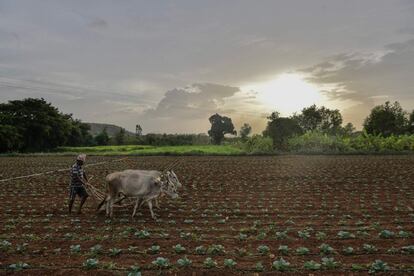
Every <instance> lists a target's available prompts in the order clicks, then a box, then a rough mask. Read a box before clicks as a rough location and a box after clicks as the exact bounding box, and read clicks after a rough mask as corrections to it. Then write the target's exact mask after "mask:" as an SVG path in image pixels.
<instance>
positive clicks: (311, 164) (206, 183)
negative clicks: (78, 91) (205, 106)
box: [0, 156, 414, 275]
mask: <svg viewBox="0 0 414 276" xmlns="http://www.w3.org/2000/svg"><path fill="white" fill-rule="evenodd" d="M120 159H121V160H120ZM177 160H178V161H179V162H178V163H177V166H176V167H175V168H174V171H175V173H176V174H177V176H178V178H179V180H180V181H181V183H182V184H183V188H181V189H179V194H180V197H179V198H178V199H176V200H172V199H170V198H167V197H164V198H162V200H161V201H160V207H161V208H160V209H159V210H158V209H154V210H155V212H156V214H157V215H158V217H159V219H158V220H157V221H154V220H153V219H152V218H151V216H150V213H149V210H148V207H147V206H144V207H142V208H141V209H140V211H139V213H138V214H137V216H136V217H135V218H131V214H132V207H131V206H129V207H125V208H115V211H114V218H113V219H108V218H106V217H105V212H96V206H97V205H98V203H99V202H97V201H96V200H95V199H94V198H93V197H90V198H89V199H88V201H87V202H86V204H85V205H84V208H83V210H82V211H83V212H82V214H81V215H77V214H76V209H77V204H78V201H77V202H76V204H75V206H74V211H75V213H74V214H71V215H69V214H68V210H67V199H68V184H69V172H68V171H65V170H61V171H57V170H59V169H65V168H69V167H70V165H71V164H72V163H73V158H70V157H3V158H0V180H1V179H6V178H9V177H17V176H22V175H30V174H36V173H42V172H48V173H47V174H42V175H37V176H33V177H29V178H21V179H14V180H10V181H5V182H0V274H9V273H10V274H11V273H13V274H14V273H17V274H23V275H96V274H99V275H127V274H128V273H129V272H132V270H133V269H132V268H131V267H132V266H135V267H139V270H140V271H141V273H142V275H159V274H162V275H240V274H247V275H258V274H263V275H273V274H278V273H282V272H278V271H277V269H276V268H275V267H272V264H273V262H274V261H276V260H279V259H280V258H283V259H284V260H285V261H287V262H289V266H288V267H286V270H287V271H288V272H289V273H291V274H294V275H296V274H303V275H310V274H313V275H353V274H355V275H356V274H368V272H369V271H370V270H371V272H373V271H374V270H375V269H377V270H378V272H381V271H382V270H385V269H387V270H386V271H385V273H386V274H387V275H408V274H411V273H414V169H413V168H414V156H275V157H127V158H125V157H102V156H101V157H91V158H88V160H87V161H88V164H96V163H98V164H96V165H92V166H88V167H86V168H85V170H86V172H87V174H88V176H89V177H91V176H93V178H92V181H91V183H92V184H94V185H96V187H98V188H99V189H102V190H105V176H106V175H107V174H109V173H111V172H114V171H119V170H124V169H157V170H162V169H163V168H165V167H167V166H168V165H170V164H172V163H174V162H175V161H177ZM176 245H181V246H182V247H184V248H185V249H184V250H183V252H176V250H175V246H176ZM157 246H159V248H158V247H157ZM200 246H203V247H204V248H205V249H206V251H207V252H203V250H201V249H200V248H198V249H196V248H197V247H200ZM280 246H286V247H285V248H287V250H286V251H285V252H284V251H283V250H279V247H280ZM409 246H411V247H409ZM98 247H100V250H93V249H91V248H98ZM301 247H304V248H307V249H308V252H306V253H304V251H306V249H303V248H302V249H300V248H301ZM151 248H152V250H151ZM282 248H283V247H282ZM346 248H352V249H353V251H352V252H351V253H349V252H348V253H346V252H344V249H346ZM117 249H119V250H121V251H120V252H118V253H117V251H118V250H117ZM157 249H158V250H157ZM158 257H162V258H165V260H164V261H168V262H166V264H167V267H164V268H161V267H159V266H157V265H156V264H155V263H154V261H155V260H156V259H157V258H158ZM184 257H187V258H188V259H189V260H191V262H192V263H191V265H190V266H188V267H181V266H180V265H179V264H178V263H177V261H178V260H179V259H181V258H184ZM209 257H210V258H211V259H212V262H213V264H214V262H215V265H214V266H215V267H213V268H207V267H206V264H205V260H206V258H209ZM326 258H332V260H329V261H330V262H331V265H329V263H328V262H327V259H326ZM88 259H94V260H96V261H97V265H96V266H88V265H87V264H86V262H87V260H88ZM228 259H232V260H233V261H234V262H235V263H236V264H235V265H234V267H227V266H226V265H225V260H226V263H229V260H228ZM376 260H380V262H379V263H380V264H382V265H383V266H382V267H381V265H379V266H378V265H377V266H373V262H374V261H376ZM309 261H314V262H316V263H317V264H316V266H314V268H315V270H312V269H311V267H309V266H307V265H305V264H308V262H309ZM89 262H91V260H90V261H89ZM23 263H25V264H27V265H28V267H27V268H25V269H22V270H20V271H16V270H17V269H16V268H15V269H13V264H15V265H17V266H19V264H20V265H21V264H23ZM259 263H260V264H261V265H260V264H259ZM332 263H333V264H332ZM384 263H386V264H384ZM318 264H320V265H321V266H318ZM137 270H138V269H137ZM383 273H384V272H383ZM130 275H133V274H130Z"/></svg>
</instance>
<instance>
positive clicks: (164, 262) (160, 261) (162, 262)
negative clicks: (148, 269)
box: [152, 257, 170, 269]
mask: <svg viewBox="0 0 414 276" xmlns="http://www.w3.org/2000/svg"><path fill="white" fill-rule="evenodd" d="M152 264H153V265H155V266H156V267H158V268H160V269H163V268H169V267H170V261H169V260H168V259H167V258H163V257H158V258H156V259H155V261H152Z"/></svg>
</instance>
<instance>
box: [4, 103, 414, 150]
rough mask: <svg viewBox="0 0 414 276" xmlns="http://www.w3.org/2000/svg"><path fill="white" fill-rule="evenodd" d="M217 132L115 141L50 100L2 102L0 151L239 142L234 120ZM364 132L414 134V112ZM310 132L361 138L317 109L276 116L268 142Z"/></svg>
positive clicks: (333, 114)
mask: <svg viewBox="0 0 414 276" xmlns="http://www.w3.org/2000/svg"><path fill="white" fill-rule="evenodd" d="M209 122H210V124H211V128H210V130H209V131H208V136H207V135H204V134H151V133H149V134H146V135H142V127H141V126H140V125H137V126H136V135H135V136H131V135H126V131H125V129H123V128H121V129H120V131H119V132H118V133H117V134H115V135H114V136H113V137H109V135H108V133H107V132H106V130H105V129H104V130H103V131H102V132H101V133H98V134H97V135H96V136H95V137H93V136H92V135H91V134H90V132H89V130H90V127H89V125H88V124H86V123H83V122H81V121H80V120H77V119H74V118H73V116H72V114H64V113H62V112H60V111H59V110H58V109H57V108H56V107H54V106H52V105H51V104H50V103H48V102H46V101H45V100H44V99H35V98H28V99H24V100H14V101H9V102H8V103H0V152H13V151H14V152H17V151H18V152H37V151H47V150H52V149H54V148H56V147H59V146H93V145H109V144H111V145H113V144H115V145H123V144H142V145H154V146H166V145H172V146H173V145H194V144H208V143H210V141H211V143H213V144H221V143H222V142H223V140H225V139H229V138H226V135H228V134H229V135H231V136H232V137H236V135H237V131H236V130H235V127H234V125H233V122H232V119H231V118H230V117H226V116H221V115H219V114H217V113H216V114H214V115H212V116H211V117H210V118H209ZM363 126H364V129H363V131H364V132H365V133H368V134H372V135H380V136H383V137H389V136H392V135H403V134H414V111H412V112H411V113H408V112H407V111H405V110H403V108H402V107H401V105H400V104H399V103H398V102H394V103H390V102H385V103H384V104H382V105H378V106H376V107H374V108H373V109H372V110H371V112H370V114H369V115H368V117H367V118H366V119H365V121H364V124H363ZM251 132H252V127H251V126H250V125H249V124H247V123H245V124H243V125H242V127H241V128H240V130H239V132H238V136H237V137H238V138H233V139H239V140H241V141H242V142H247V140H248V139H249V138H248V136H249V135H250V134H251ZM309 132H318V133H323V134H327V135H340V136H351V135H356V132H355V128H354V126H353V125H352V124H351V123H348V124H346V125H345V126H343V118H342V114H341V113H340V111H339V110H337V109H329V108H326V107H324V106H322V107H318V106H316V105H312V106H310V107H306V108H304V109H302V110H301V112H299V113H295V114H293V115H292V116H289V117H282V116H280V113H279V112H276V111H275V112H273V113H272V114H270V115H269V116H268V117H267V126H266V129H265V130H264V131H263V132H262V136H263V137H268V138H269V139H271V141H272V144H273V148H275V149H280V150H286V149H287V144H288V141H289V139H290V138H292V137H295V136H296V137H297V136H300V135H303V134H305V133H309Z"/></svg>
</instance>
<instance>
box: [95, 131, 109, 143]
mask: <svg viewBox="0 0 414 276" xmlns="http://www.w3.org/2000/svg"><path fill="white" fill-rule="evenodd" d="M95 142H96V144H97V145H98V146H106V145H108V143H109V135H108V132H107V131H106V127H105V128H104V129H103V130H102V131H101V132H100V133H99V134H98V135H96V136H95Z"/></svg>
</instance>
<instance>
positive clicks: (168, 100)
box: [145, 83, 240, 120]
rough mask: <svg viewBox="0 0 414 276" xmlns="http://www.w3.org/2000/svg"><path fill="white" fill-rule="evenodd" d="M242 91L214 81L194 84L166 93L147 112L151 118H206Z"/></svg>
mask: <svg viewBox="0 0 414 276" xmlns="http://www.w3.org/2000/svg"><path fill="white" fill-rule="evenodd" d="M238 91H240V89H239V88H238V87H232V86H225V85H219V84H212V83H203V84H199V83H196V84H193V85H191V86H187V87H185V88H176V89H173V90H170V91H167V93H165V95H164V97H163V98H162V99H161V101H160V102H159V103H158V105H157V107H156V108H154V109H149V110H147V111H146V112H145V116H146V117H150V118H180V119H183V118H185V119H188V120H194V119H201V118H203V119H205V118H206V116H208V115H211V113H213V112H218V111H219V110H220V105H221V104H223V103H224V100H225V99H226V98H229V97H231V96H233V95H234V94H235V93H236V92H238Z"/></svg>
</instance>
